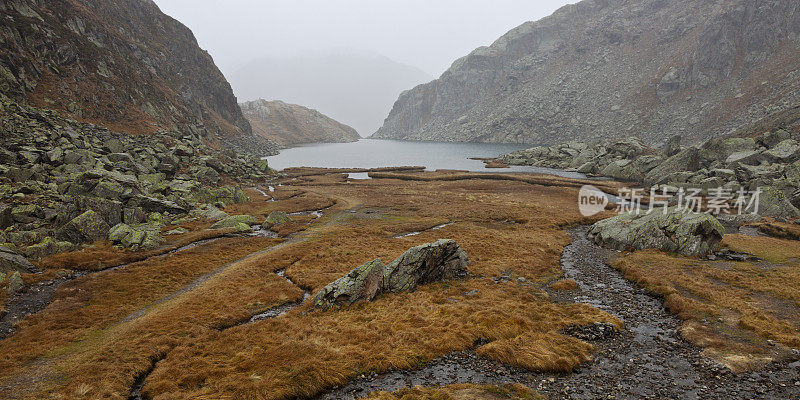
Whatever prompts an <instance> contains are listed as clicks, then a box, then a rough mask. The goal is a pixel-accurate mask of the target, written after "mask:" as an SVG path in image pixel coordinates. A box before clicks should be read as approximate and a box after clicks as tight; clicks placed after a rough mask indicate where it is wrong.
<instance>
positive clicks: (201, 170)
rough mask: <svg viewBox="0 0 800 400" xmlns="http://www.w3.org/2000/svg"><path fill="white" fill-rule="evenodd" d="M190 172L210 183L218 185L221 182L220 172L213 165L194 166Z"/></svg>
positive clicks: (193, 175) (198, 178) (196, 177)
mask: <svg viewBox="0 0 800 400" xmlns="http://www.w3.org/2000/svg"><path fill="white" fill-rule="evenodd" d="M189 174H190V175H191V176H192V177H194V178H195V179H197V180H198V181H200V182H202V183H205V184H208V185H216V184H217V183H219V172H217V171H216V170H215V169H214V168H211V167H201V166H194V167H192V168H191V169H190V170H189Z"/></svg>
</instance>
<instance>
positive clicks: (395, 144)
mask: <svg viewBox="0 0 800 400" xmlns="http://www.w3.org/2000/svg"><path fill="white" fill-rule="evenodd" d="M529 147H531V146H530V145H521V144H496V143H439V142H411V141H408V142H407V141H400V140H377V139H361V140H359V141H358V142H353V143H317V144H310V145H301V146H299V147H293V148H290V149H284V150H281V153H280V154H278V155H276V156H271V157H267V160H268V161H269V166H270V167H272V168H274V169H276V170H281V169H284V168H289V167H326V168H380V167H401V166H424V167H426V168H427V169H428V170H431V171H433V170H437V169H459V170H467V171H472V172H539V173H549V174H555V175H560V176H566V177H571V178H583V177H584V176H583V175H582V174H579V173H577V172H566V171H560V170H554V169H550V168H539V167H525V166H512V167H511V168H500V169H487V168H484V164H483V162H482V161H478V160H470V159H469V158H470V157H497V156H499V155H500V154H505V153H510V152H512V151H516V150H522V149H526V148H529Z"/></svg>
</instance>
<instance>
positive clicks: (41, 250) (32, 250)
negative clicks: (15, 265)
mask: <svg viewBox="0 0 800 400" xmlns="http://www.w3.org/2000/svg"><path fill="white" fill-rule="evenodd" d="M58 252H59V246H58V243H57V242H56V240H55V239H53V238H52V237H50V236H48V237H46V238H44V240H42V241H41V242H39V243H37V244H34V245H32V246H28V247H27V248H26V249H25V257H27V258H29V259H32V260H41V259H42V258H45V257H47V256H50V255H53V254H56V253H58Z"/></svg>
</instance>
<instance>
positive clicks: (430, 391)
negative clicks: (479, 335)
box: [364, 384, 544, 400]
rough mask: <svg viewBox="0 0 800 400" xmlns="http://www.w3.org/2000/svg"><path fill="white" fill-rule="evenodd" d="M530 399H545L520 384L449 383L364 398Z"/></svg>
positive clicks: (392, 399) (388, 399) (422, 399)
mask: <svg viewBox="0 0 800 400" xmlns="http://www.w3.org/2000/svg"><path fill="white" fill-rule="evenodd" d="M429 399H430V400H503V399H514V400H528V399H544V397H542V396H540V395H538V394H536V393H535V392H534V391H532V390H531V389H528V388H527V387H525V386H523V385H520V384H513V385H502V386H491V385H473V384H462V385H448V386H442V387H415V388H413V389H402V390H398V391H396V392H378V393H372V394H370V395H369V396H368V397H365V398H364V400H429Z"/></svg>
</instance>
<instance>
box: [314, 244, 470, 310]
mask: <svg viewBox="0 0 800 400" xmlns="http://www.w3.org/2000/svg"><path fill="white" fill-rule="evenodd" d="M467 265H469V258H468V257H467V254H466V253H465V252H464V250H462V249H461V248H460V247H459V246H458V244H456V242H455V241H453V240H449V239H440V240H438V241H436V242H434V243H427V244H423V245H420V246H416V247H412V248H411V249H409V250H407V251H406V252H405V253H403V254H402V255H401V256H400V257H398V258H397V259H395V260H394V261H392V262H391V263H389V264H387V265H383V263H382V262H381V260H379V259H377V260H373V261H370V262H368V263H366V264H363V265H361V266H359V267H357V268H355V269H353V270H352V271H350V272H349V273H347V275H345V276H343V277H341V278H339V279H337V280H336V281H334V282H332V283H330V284H328V286H326V287H324V288H323V289H322V290H320V291H319V292H318V293H317V295H316V296H315V297H314V306H315V307H320V308H323V309H326V308H329V307H332V306H343V305H351V304H353V303H356V302H359V301H370V300H372V299H373V298H375V296H377V295H378V294H380V293H383V292H402V291H412V290H414V289H416V288H417V286H418V285H422V284H426V283H431V282H436V281H440V280H444V279H453V278H458V277H462V276H465V275H466V274H467Z"/></svg>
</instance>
